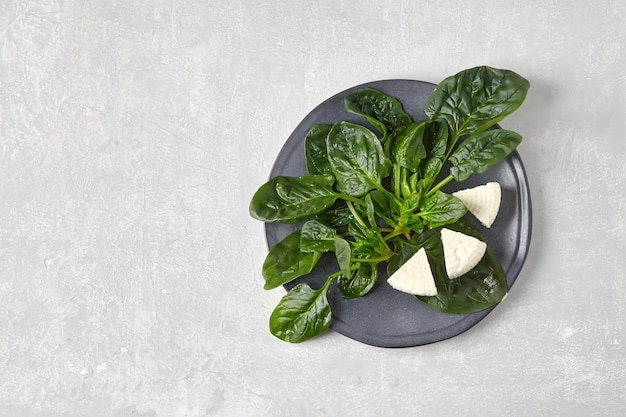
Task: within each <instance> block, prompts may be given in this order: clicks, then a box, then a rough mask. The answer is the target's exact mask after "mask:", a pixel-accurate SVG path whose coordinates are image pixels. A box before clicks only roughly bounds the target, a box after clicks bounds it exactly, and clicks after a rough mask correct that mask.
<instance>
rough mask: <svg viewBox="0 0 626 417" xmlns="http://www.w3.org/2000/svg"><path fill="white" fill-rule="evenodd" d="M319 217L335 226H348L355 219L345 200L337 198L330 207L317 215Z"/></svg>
mask: <svg viewBox="0 0 626 417" xmlns="http://www.w3.org/2000/svg"><path fill="white" fill-rule="evenodd" d="M317 218H318V219H319V220H320V221H321V222H324V223H326V224H329V225H331V226H333V227H340V226H346V225H347V224H348V223H350V222H351V221H353V220H354V215H353V214H352V212H351V211H350V209H349V208H348V206H347V204H346V202H345V201H343V200H337V201H336V202H335V204H333V205H332V206H331V207H330V208H327V209H326V210H324V211H323V212H321V213H319V214H318V215H317Z"/></svg>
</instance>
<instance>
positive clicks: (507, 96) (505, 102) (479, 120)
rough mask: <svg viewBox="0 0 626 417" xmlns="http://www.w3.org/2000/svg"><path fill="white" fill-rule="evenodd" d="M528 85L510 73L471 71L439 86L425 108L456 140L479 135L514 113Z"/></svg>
mask: <svg viewBox="0 0 626 417" xmlns="http://www.w3.org/2000/svg"><path fill="white" fill-rule="evenodd" d="M529 87H530V83H529V82H528V80H526V79H524V78H522V77H521V76H519V75H518V74H516V73H514V72H513V71H509V70H502V69H496V68H491V67H486V66H481V67H475V68H470V69H467V70H464V71H461V72H459V73H458V74H456V75H453V76H451V77H448V78H446V79H444V80H443V81H442V82H440V83H439V84H438V85H437V87H436V88H435V90H434V91H433V92H432V93H431V94H430V96H429V97H428V99H427V100H426V103H425V105H424V113H425V114H426V115H427V116H428V117H430V118H431V119H442V120H446V121H447V122H448V125H449V126H450V129H451V130H452V133H453V134H454V137H455V138H458V137H460V136H462V135H465V134H471V133H478V132H481V131H483V130H485V129H487V128H489V127H491V126H493V125H495V124H496V123H498V122H499V121H500V120H502V119H504V118H505V117H506V116H507V115H509V114H511V113H512V112H514V111H515V110H516V109H517V108H519V106H521V104H522V102H523V101H524V99H525V98H526V93H527V92H528V88H529Z"/></svg>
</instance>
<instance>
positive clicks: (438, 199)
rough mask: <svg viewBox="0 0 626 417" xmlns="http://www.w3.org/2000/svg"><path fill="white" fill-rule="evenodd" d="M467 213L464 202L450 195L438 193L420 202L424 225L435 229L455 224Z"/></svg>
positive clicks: (420, 212) (420, 214)
mask: <svg viewBox="0 0 626 417" xmlns="http://www.w3.org/2000/svg"><path fill="white" fill-rule="evenodd" d="M465 213H467V208H466V207H465V204H463V202H462V201H461V200H460V199H459V198H457V197H455V196H453V195H450V194H446V193H444V192H441V191H437V192H436V193H435V194H433V195H432V196H430V197H424V198H423V199H422V200H421V201H420V211H419V213H418V214H419V216H420V217H421V218H422V221H423V222H424V225H426V227H429V228H431V229H432V228H435V227H439V226H443V225H446V224H450V223H454V222H456V221H457V220H459V219H460V218H461V217H463V216H464V215H465Z"/></svg>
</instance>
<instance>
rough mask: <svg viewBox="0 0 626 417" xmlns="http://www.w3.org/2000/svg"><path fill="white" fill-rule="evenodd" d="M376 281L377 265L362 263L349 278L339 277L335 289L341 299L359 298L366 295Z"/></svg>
mask: <svg viewBox="0 0 626 417" xmlns="http://www.w3.org/2000/svg"><path fill="white" fill-rule="evenodd" d="M377 280H378V266H377V264H374V263H362V264H360V265H359V268H358V269H357V270H356V272H355V273H354V274H352V275H351V276H346V275H341V276H340V277H339V279H338V280H337V288H338V289H339V293H340V294H341V296H342V297H343V298H348V299H350V298H359V297H363V296H364V295H365V294H367V293H368V292H369V291H370V290H371V289H372V288H373V287H374V284H376V281H377Z"/></svg>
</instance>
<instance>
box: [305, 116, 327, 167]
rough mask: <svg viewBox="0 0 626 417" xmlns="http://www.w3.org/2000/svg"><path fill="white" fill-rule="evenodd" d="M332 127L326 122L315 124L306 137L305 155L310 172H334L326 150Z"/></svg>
mask: <svg viewBox="0 0 626 417" xmlns="http://www.w3.org/2000/svg"><path fill="white" fill-rule="evenodd" d="M331 127H332V126H331V125H324V124H317V125H314V126H313V127H312V128H311V130H309V132H308V133H307V135H306V137H305V138H304V155H305V161H306V168H307V170H308V172H309V174H327V175H332V174H333V170H332V168H331V166H330V162H329V161H328V152H327V150H326V135H328V132H330V129H331Z"/></svg>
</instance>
